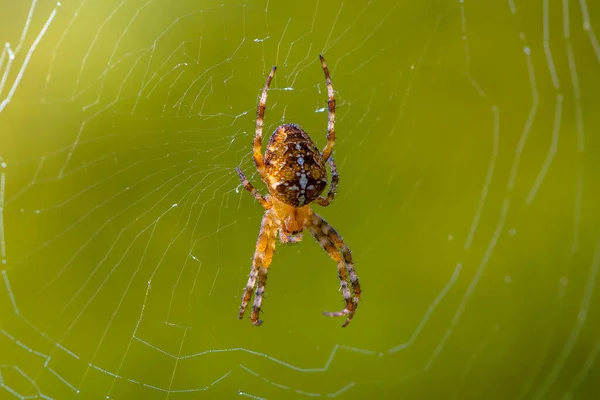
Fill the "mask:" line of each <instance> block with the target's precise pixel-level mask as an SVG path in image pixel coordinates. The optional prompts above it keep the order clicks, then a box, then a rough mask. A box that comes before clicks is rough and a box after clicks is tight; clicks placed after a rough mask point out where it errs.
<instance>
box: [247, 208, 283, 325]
mask: <svg viewBox="0 0 600 400" xmlns="http://www.w3.org/2000/svg"><path fill="white" fill-rule="evenodd" d="M276 235H277V226H276V224H275V222H274V220H273V211H272V210H267V211H266V212H265V215H264V217H263V219H262V223H261V226H260V233H259V234H258V240H257V242H256V250H255V252H254V257H253V258H252V269H251V270H250V276H249V277H248V284H247V285H246V289H245V290H244V295H243V296H242V305H241V306H240V313H239V318H240V319H242V318H243V317H244V312H245V311H246V307H247V306H248V303H249V302H250V299H251V298H252V293H253V292H254V286H256V281H257V279H258V288H257V290H256V298H255V299H254V305H253V307H252V315H251V316H250V319H251V320H252V323H253V324H254V325H257V326H258V325H260V324H262V321H261V320H259V319H258V314H259V312H260V304H261V302H262V296H263V293H264V291H265V283H266V280H267V269H268V268H269V265H270V264H271V260H272V259H273V251H274V250H275V239H276V238H277V236H276Z"/></svg>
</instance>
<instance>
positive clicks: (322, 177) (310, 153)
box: [237, 56, 360, 327]
mask: <svg viewBox="0 0 600 400" xmlns="http://www.w3.org/2000/svg"><path fill="white" fill-rule="evenodd" d="M319 58H320V59H321V65H322V67H323V71H324V72H325V80H326V81H327V93H328V96H329V100H328V102H327V104H328V106H329V113H328V117H329V122H328V124H327V145H326V146H325V149H323V152H322V153H319V150H318V149H317V147H316V146H315V144H314V143H313V141H312V140H311V138H310V137H309V136H308V134H307V133H306V132H305V131H304V130H303V129H302V128H300V127H299V126H298V125H295V124H284V125H281V126H278V127H277V129H275V132H273V135H272V136H271V139H270V140H269V144H268V146H267V150H266V151H265V156H264V159H263V156H262V154H261V147H262V130H263V118H264V115H265V103H266V101H267V92H268V90H269V85H270V84H271V80H272V79H273V76H274V75H275V70H276V69H277V67H273V69H272V70H271V73H270V74H269V77H268V78H267V82H266V83H265V87H264V89H263V91H262V95H261V96H260V102H259V103H258V110H257V111H256V133H255V135H254V145H253V150H252V154H253V156H254V164H256V168H257V170H258V173H259V175H260V178H261V179H262V181H263V182H264V183H265V184H266V185H267V188H268V190H269V194H268V195H266V196H264V197H263V196H262V195H261V194H260V193H259V192H258V191H257V190H256V189H255V188H254V186H252V184H251V183H250V182H249V181H248V179H246V176H245V175H244V173H243V172H242V170H241V169H240V168H239V167H238V168H237V173H238V175H239V177H240V180H241V181H242V184H243V185H244V188H245V189H246V190H248V191H249V192H250V193H252V195H253V196H254V197H255V198H256V200H258V201H259V203H260V204H261V205H262V206H263V207H264V209H265V210H266V211H265V214H264V216H263V219H262V223H261V227H260V232H259V234H258V241H257V242H256V250H255V252H254V257H253V259H252V269H251V270H250V277H249V278H248V284H247V286H246V290H245V291H244V296H243V297H242V305H241V307H240V313H239V318H240V319H241V318H242V317H243V316H244V312H245V311H246V307H247V306H248V303H249V302H250V298H251V297H252V293H253V291H254V287H255V285H257V289H256V297H255V299H254V305H253V306H252V314H251V316H250V319H251V320H252V323H253V324H254V325H256V326H258V325H260V324H262V321H261V320H260V319H258V314H259V312H260V305H261V303H262V298H263V294H264V291H265V284H266V281H267V271H268V268H269V265H270V264H271V260H272V259H273V252H274V250H275V241H276V240H277V231H279V238H280V239H281V241H282V242H283V243H297V242H299V241H301V240H302V231H303V229H304V227H306V228H307V229H308V230H309V232H310V233H311V235H312V236H313V237H314V238H315V239H316V240H317V241H318V242H319V244H320V245H321V247H323V249H324V250H325V251H327V253H328V254H329V256H330V257H331V258H332V259H333V260H334V261H336V262H337V268H338V275H339V278H340V285H341V289H342V293H343V295H344V300H345V302H346V307H345V308H344V309H343V310H342V311H338V312H324V313H323V314H324V315H327V316H330V317H341V316H344V315H347V318H346V321H345V322H344V324H343V325H342V327H345V326H346V325H348V323H350V320H351V319H352V317H353V316H354V312H355V311H356V307H357V306H358V301H359V299H360V285H359V284H358V277H357V276H356V272H355V271H354V264H353V262H352V254H351V253H350V249H349V248H348V246H346V243H344V240H343V239H342V237H341V236H340V234H339V233H337V232H336V230H335V229H333V227H332V226H331V225H329V224H328V223H327V222H326V221H325V220H324V219H323V218H321V217H320V216H319V215H317V214H315V213H314V212H313V211H312V210H311V209H310V204H311V203H313V202H315V203H317V204H318V205H321V206H328V205H329V204H330V203H331V201H332V200H333V197H334V195H335V191H336V189H337V185H338V182H339V175H338V173H337V169H336V166H335V162H334V161H333V157H332V156H331V152H332V149H333V145H334V144H335V130H334V120H335V98H334V95H333V87H332V85H331V78H330V76H329V70H328V69H327V65H326V64H325V60H324V59H323V57H322V56H319ZM327 161H329V165H330V167H331V186H330V187H329V193H328V194H327V197H322V196H320V194H321V192H323V190H324V189H325V186H326V184H327V169H326V167H325V163H326V162H327ZM348 275H349V276H348ZM348 278H349V279H348ZM257 280H258V283H257ZM348 281H349V282H348ZM349 283H350V285H351V286H352V294H351V293H350V287H349Z"/></svg>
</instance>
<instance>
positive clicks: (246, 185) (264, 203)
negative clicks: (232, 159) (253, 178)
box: [235, 167, 271, 210]
mask: <svg viewBox="0 0 600 400" xmlns="http://www.w3.org/2000/svg"><path fill="white" fill-rule="evenodd" d="M235 170H236V171H237V173H238V176H239V177H240V181H242V185H244V189H246V190H247V191H249V192H250V193H252V196H254V198H255V199H256V200H258V202H259V203H260V205H261V206H263V207H264V209H265V210H268V209H269V208H271V202H270V201H269V200H267V199H265V198H264V197H263V195H262V194H260V193H259V192H258V190H256V188H255V187H254V186H252V184H251V183H250V181H249V180H248V178H246V175H244V173H243V172H242V170H241V169H240V167H237V168H236V169H235Z"/></svg>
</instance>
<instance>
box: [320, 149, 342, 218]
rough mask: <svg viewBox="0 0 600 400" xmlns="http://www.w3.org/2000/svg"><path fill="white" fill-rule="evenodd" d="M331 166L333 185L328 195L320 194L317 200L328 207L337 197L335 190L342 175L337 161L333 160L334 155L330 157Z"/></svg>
mask: <svg viewBox="0 0 600 400" xmlns="http://www.w3.org/2000/svg"><path fill="white" fill-rule="evenodd" d="M329 166H330V167H331V185H330V186H329V193H327V197H323V196H319V197H317V199H316V200H315V203H317V204H318V205H320V206H323V207H327V206H328V205H329V204H331V202H332V201H333V198H334V197H335V191H336V190H337V187H338V183H339V182H340V175H339V174H338V171H337V168H336V166H335V161H333V156H331V157H329Z"/></svg>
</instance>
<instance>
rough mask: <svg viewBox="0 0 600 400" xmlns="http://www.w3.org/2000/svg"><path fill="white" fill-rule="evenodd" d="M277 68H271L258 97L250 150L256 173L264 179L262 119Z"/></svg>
mask: <svg viewBox="0 0 600 400" xmlns="http://www.w3.org/2000/svg"><path fill="white" fill-rule="evenodd" d="M276 69H277V67H273V69H272V70H271V73H270V74H269V76H268V77H267V82H266V83H265V87H264V89H263V91H262V95H261V96H260V101H259V102H258V108H257V110H256V132H255V134H254V147H253V150H252V155H253V156H254V164H256V168H257V169H258V173H259V174H260V176H261V177H263V178H264V167H265V163H264V161H263V156H262V131H263V126H264V118H265V109H266V103H267V93H268V91H269V86H270V85H271V80H272V79H273V76H274V75H275V70H276Z"/></svg>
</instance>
